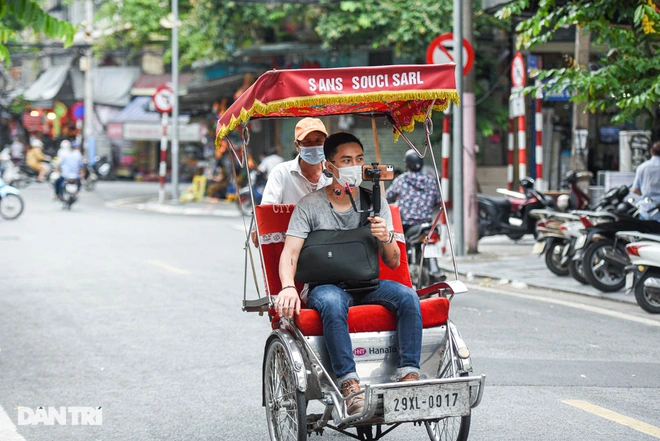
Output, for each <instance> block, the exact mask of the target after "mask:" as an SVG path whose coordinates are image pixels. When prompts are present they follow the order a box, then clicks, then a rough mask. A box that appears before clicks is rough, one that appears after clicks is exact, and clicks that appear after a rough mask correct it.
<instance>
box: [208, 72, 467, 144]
mask: <svg viewBox="0 0 660 441" xmlns="http://www.w3.org/2000/svg"><path fill="white" fill-rule="evenodd" d="M455 66H456V65H455V64H453V63H448V64H423V65H394V66H372V67H347V68H336V69H295V70H271V71H268V72H266V73H264V74H263V75H261V76H260V77H259V78H258V79H257V81H255V82H254V84H253V85H252V86H250V88H249V89H247V90H246V91H245V92H244V93H243V94H242V95H241V96H240V98H239V99H238V100H236V101H235V102H234V103H233V104H232V105H231V106H230V107H229V109H227V111H226V112H225V113H224V114H223V115H222V117H221V118H220V120H219V121H218V127H217V131H216V145H218V144H219V141H220V140H221V139H222V138H224V137H225V136H227V134H228V133H229V132H230V131H232V130H233V129H235V128H236V127H237V126H238V125H239V124H241V123H244V122H246V121H248V120H249V119H250V118H264V117H284V118H289V117H306V116H328V115H341V114H351V113H380V114H389V115H390V116H391V117H392V119H393V120H394V123H395V124H397V125H398V126H399V127H400V128H401V129H402V130H407V131H412V130H413V128H414V126H415V121H423V120H424V117H425V116H426V111H427V109H428V107H429V106H430V105H431V103H432V102H433V101H435V104H434V106H433V110H439V111H443V110H445V109H446V108H447V106H448V105H449V101H450V100H451V101H453V102H454V103H456V104H458V93H457V92H456V83H455V78H454V68H455Z"/></svg>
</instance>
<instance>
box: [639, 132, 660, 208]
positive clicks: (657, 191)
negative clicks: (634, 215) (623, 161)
mask: <svg viewBox="0 0 660 441" xmlns="http://www.w3.org/2000/svg"><path fill="white" fill-rule="evenodd" d="M632 192H633V193H635V194H638V195H641V196H642V198H649V199H651V201H652V202H650V203H646V204H642V205H641V207H640V215H639V217H640V219H647V220H648V219H653V220H658V221H660V212H657V213H654V214H653V215H651V213H650V211H652V210H653V209H654V208H655V206H656V204H658V203H660V141H658V142H656V143H655V144H653V146H651V159H649V160H648V161H645V162H643V163H642V164H640V165H639V167H637V170H636V171H635V180H634V181H633V185H632Z"/></svg>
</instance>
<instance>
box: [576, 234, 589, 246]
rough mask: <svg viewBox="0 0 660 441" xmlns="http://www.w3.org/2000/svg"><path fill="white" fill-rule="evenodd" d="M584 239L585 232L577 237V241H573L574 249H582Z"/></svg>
mask: <svg viewBox="0 0 660 441" xmlns="http://www.w3.org/2000/svg"><path fill="white" fill-rule="evenodd" d="M586 241H587V235H586V234H583V235H582V236H580V237H578V239H577V241H576V242H575V249H576V250H579V249H582V247H583V246H584V243H585V242H586Z"/></svg>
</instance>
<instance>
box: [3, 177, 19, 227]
mask: <svg viewBox="0 0 660 441" xmlns="http://www.w3.org/2000/svg"><path fill="white" fill-rule="evenodd" d="M23 208H24V204H23V198H22V197H21V193H20V191H18V189H17V188H15V187H12V186H11V185H7V184H6V183H5V181H4V180H3V179H2V178H0V216H2V218H3V219H7V220H14V219H16V218H17V217H18V216H20V215H21V213H23Z"/></svg>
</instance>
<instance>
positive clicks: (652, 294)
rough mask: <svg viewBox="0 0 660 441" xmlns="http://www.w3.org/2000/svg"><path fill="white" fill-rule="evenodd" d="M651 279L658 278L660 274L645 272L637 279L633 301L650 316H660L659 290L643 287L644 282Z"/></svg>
mask: <svg viewBox="0 0 660 441" xmlns="http://www.w3.org/2000/svg"><path fill="white" fill-rule="evenodd" d="M651 277H653V278H660V273H658V272H657V271H647V272H646V273H645V274H644V275H643V276H642V277H640V278H639V280H638V281H637V285H635V299H636V300H637V304H638V305H639V306H640V308H642V309H643V310H644V311H646V312H649V313H651V314H660V290H658V289H656V288H649V287H646V286H644V282H645V281H646V280H648V279H650V278H651Z"/></svg>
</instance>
